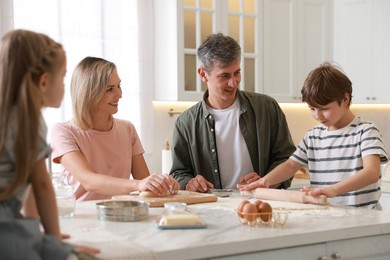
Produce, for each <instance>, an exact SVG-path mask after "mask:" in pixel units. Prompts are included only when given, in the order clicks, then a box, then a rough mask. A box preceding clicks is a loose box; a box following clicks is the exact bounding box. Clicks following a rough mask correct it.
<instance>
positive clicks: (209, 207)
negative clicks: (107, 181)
mask: <svg viewBox="0 0 390 260" xmlns="http://www.w3.org/2000/svg"><path fill="white" fill-rule="evenodd" d="M241 201H242V198H241V197H240V195H239V193H238V192H235V193H233V195H232V196H230V197H228V198H219V199H218V201H217V202H214V203H202V204H196V205H189V206H188V207H189V208H190V209H191V210H192V211H194V212H196V213H197V214H198V215H200V216H201V217H202V219H203V220H204V221H206V222H207V224H208V227H207V228H205V229H178V230H162V229H159V228H158V227H157V226H156V224H155V221H154V220H155V219H156V218H157V217H158V216H159V215H160V214H161V213H162V211H163V208H150V209H149V214H150V217H149V218H148V219H147V220H144V221H139V222H110V221H100V220H98V219H97V217H96V206H95V204H96V201H88V202H78V203H77V206H76V213H75V216H74V217H73V218H63V219H61V220H60V224H61V229H62V232H63V233H67V234H70V235H71V236H72V238H71V239H70V242H72V243H78V244H86V245H91V246H95V247H99V248H101V250H102V253H101V254H100V255H99V257H101V258H104V259H140V258H142V257H143V259H219V258H224V259H237V255H240V259H254V257H257V258H261V259H278V260H280V259H283V258H285V259H338V258H337V257H339V256H340V255H341V256H342V259H352V258H354V257H355V258H357V257H361V258H360V259H390V246H389V245H390V212H381V211H374V210H365V209H349V208H343V207H332V206H331V207H323V206H317V205H308V204H296V203H289V202H280V201H268V202H269V203H270V204H271V206H272V207H274V208H280V207H283V208H288V209H289V212H290V213H289V216H288V221H287V223H286V224H285V225H284V226H278V225H275V226H272V225H268V226H265V225H264V226H259V227H249V226H246V225H244V224H242V223H240V221H239V220H238V217H237V214H236V209H237V206H238V204H239V203H240V202H241ZM263 257H264V258H263Z"/></svg>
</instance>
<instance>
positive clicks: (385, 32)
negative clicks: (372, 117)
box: [334, 0, 390, 104]
mask: <svg viewBox="0 0 390 260" xmlns="http://www.w3.org/2000/svg"><path fill="white" fill-rule="evenodd" d="M389 13H390V1H389V0H359V1H357V0H337V1H334V60H335V61H336V62H337V63H339V64H340V66H341V67H342V68H343V70H344V71H345V72H346V74H347V75H348V77H349V78H350V79H351V81H352V86H353V98H352V101H353V102H354V103H381V104H382V103H389V102H390V100H389V94H390V90H389V89H390V73H389V71H390V61H389V60H390V50H389V48H388V46H390V16H389Z"/></svg>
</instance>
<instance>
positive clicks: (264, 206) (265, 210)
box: [258, 202, 272, 222]
mask: <svg viewBox="0 0 390 260" xmlns="http://www.w3.org/2000/svg"><path fill="white" fill-rule="evenodd" d="M258 211H259V213H262V214H260V218H261V220H263V221H264V222H268V221H269V220H270V219H271V217H272V207H271V205H269V204H268V203H267V202H262V203H260V205H259V207H258Z"/></svg>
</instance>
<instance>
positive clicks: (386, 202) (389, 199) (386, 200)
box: [379, 190, 390, 211]
mask: <svg viewBox="0 0 390 260" xmlns="http://www.w3.org/2000/svg"><path fill="white" fill-rule="evenodd" d="M379 201H380V203H381V205H382V210H383V211H390V193H389V192H385V191H383V190H382V196H381V198H380V200H379Z"/></svg>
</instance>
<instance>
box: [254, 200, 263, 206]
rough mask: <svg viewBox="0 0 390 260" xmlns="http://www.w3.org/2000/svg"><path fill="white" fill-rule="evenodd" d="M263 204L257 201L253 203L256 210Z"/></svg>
mask: <svg viewBox="0 0 390 260" xmlns="http://www.w3.org/2000/svg"><path fill="white" fill-rule="evenodd" d="M261 203H263V202H262V201H261V200H255V201H254V202H253V205H255V206H256V208H259V207H260V204H261Z"/></svg>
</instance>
